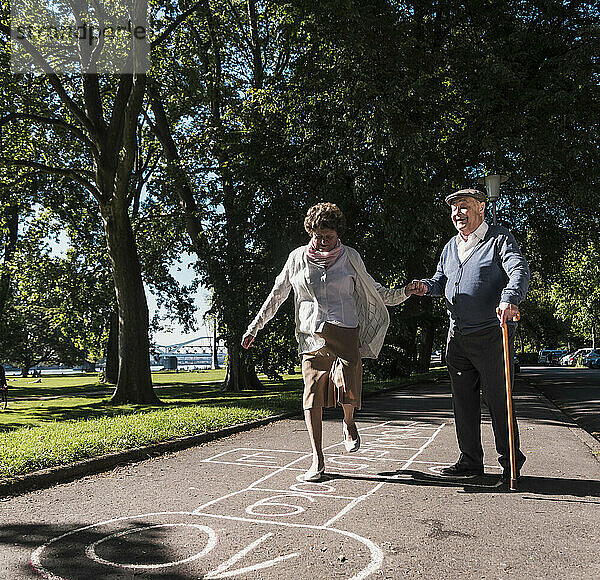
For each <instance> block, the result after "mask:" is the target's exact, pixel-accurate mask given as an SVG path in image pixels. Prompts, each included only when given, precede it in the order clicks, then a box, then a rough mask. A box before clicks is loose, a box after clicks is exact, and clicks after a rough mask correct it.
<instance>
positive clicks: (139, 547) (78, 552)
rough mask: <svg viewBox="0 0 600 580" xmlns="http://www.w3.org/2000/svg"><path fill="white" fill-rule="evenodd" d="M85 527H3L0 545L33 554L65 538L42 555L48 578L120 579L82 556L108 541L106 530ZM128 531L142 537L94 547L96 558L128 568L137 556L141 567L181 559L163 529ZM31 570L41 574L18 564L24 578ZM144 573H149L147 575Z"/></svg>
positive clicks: (178, 576) (175, 577)
mask: <svg viewBox="0 0 600 580" xmlns="http://www.w3.org/2000/svg"><path fill="white" fill-rule="evenodd" d="M87 526H89V524H83V523H82V524H75V525H72V526H69V527H67V526H64V525H50V524H40V523H31V524H23V523H14V524H10V523H8V524H3V525H2V528H1V529H0V545H7V546H10V547H13V548H14V547H15V546H18V547H21V548H24V549H26V550H30V553H31V554H32V553H33V552H34V550H36V549H37V548H39V547H40V546H43V545H45V544H47V543H48V542H50V541H51V540H52V539H54V538H58V537H60V536H63V535H67V537H66V538H64V539H63V540H58V541H57V542H56V543H53V544H50V546H48V547H47V548H46V549H45V550H44V551H43V553H42V555H41V559H40V560H41V564H42V566H44V567H46V568H47V569H48V572H49V573H50V575H49V576H48V577H50V578H57V577H65V578H94V580H105V579H106V580H109V579H113V578H115V576H118V577H123V576H122V574H123V573H124V572H125V571H124V570H123V569H119V568H113V567H112V566H106V565H99V564H97V563H95V562H93V561H92V560H90V559H89V558H88V557H87V556H86V555H85V551H86V548H88V546H91V545H93V544H95V543H96V542H99V541H100V540H106V538H107V532H106V531H105V530H104V531H103V530H98V531H96V530H94V529H87V530H84V529H83V528H85V527H87ZM128 528H130V529H135V528H138V529H139V530H140V531H144V533H143V534H137V533H131V534H128V535H123V536H121V537H120V538H118V542H115V543H114V544H113V545H112V546H111V543H110V542H106V543H104V544H102V547H100V546H98V547H97V551H98V552H99V555H100V556H101V557H103V558H106V559H107V560H110V561H115V562H122V563H127V564H137V563H138V561H137V558H136V555H139V556H140V557H141V558H142V560H141V561H140V563H142V564H148V563H150V564H151V563H153V562H156V563H161V562H169V561H173V560H177V559H178V558H179V557H180V556H181V555H180V554H179V555H178V554H174V553H173V551H172V550H171V549H169V547H168V546H167V545H166V542H165V534H166V533H167V531H166V530H165V529H164V528H162V529H161V528H154V529H152V528H149V527H148V523H147V522H143V521H139V522H136V521H131V522H129V523H128ZM145 528H146V529H145ZM76 530H80V531H76ZM69 533H72V535H71V536H69ZM32 569H33V570H34V571H36V572H37V573H38V574H39V573H40V571H39V570H35V568H34V566H33V565H32V563H31V562H30V561H27V562H25V561H24V562H23V563H22V564H21V570H22V573H23V577H30V576H31V573H32ZM42 572H43V571H42ZM146 572H147V573H150V571H146ZM139 573H140V572H139V570H138V571H137V573H136V571H133V570H130V571H129V572H128V573H126V575H127V577H133V576H137V574H139ZM57 575H58V576H57ZM150 575H151V577H152V578H155V579H164V580H170V579H171V580H191V579H192V578H197V575H190V574H185V573H183V572H181V571H179V572H176V571H174V570H173V569H171V568H169V572H168V573H167V572H165V573H161V572H160V571H157V570H152V571H151V574H150ZM19 577H20V576H19Z"/></svg>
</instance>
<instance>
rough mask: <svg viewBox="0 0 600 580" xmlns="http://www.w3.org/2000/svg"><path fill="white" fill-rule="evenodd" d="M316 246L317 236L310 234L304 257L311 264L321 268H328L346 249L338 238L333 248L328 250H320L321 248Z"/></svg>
mask: <svg viewBox="0 0 600 580" xmlns="http://www.w3.org/2000/svg"><path fill="white" fill-rule="evenodd" d="M317 247H318V242H317V238H316V237H315V236H312V237H311V239H310V243H309V244H308V246H306V257H307V258H308V261H309V262H310V263H311V264H315V265H316V266H320V267H321V268H329V266H332V265H333V264H334V263H335V261H336V260H337V259H338V258H339V257H340V256H341V255H343V254H344V252H345V251H346V247H345V246H344V244H342V242H341V241H340V240H339V239H338V242H337V244H336V246H335V248H333V250H331V251H330V252H322V251H321V250H318V249H317Z"/></svg>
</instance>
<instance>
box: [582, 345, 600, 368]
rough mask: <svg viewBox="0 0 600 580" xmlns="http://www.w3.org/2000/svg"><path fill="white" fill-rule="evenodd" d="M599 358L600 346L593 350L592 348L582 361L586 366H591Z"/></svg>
mask: <svg viewBox="0 0 600 580" xmlns="http://www.w3.org/2000/svg"><path fill="white" fill-rule="evenodd" d="M598 359H600V348H595V349H593V350H590V352H588V353H587V354H586V355H585V356H584V357H583V359H582V360H581V362H582V363H583V364H584V365H585V366H586V367H590V368H592V367H591V364H592V363H593V362H594V361H597V360H598Z"/></svg>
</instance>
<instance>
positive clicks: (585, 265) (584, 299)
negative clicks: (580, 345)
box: [551, 240, 600, 340]
mask: <svg viewBox="0 0 600 580" xmlns="http://www.w3.org/2000/svg"><path fill="white" fill-rule="evenodd" d="M551 296H552V299H553V301H554V303H555V305H556V310H557V313H558V315H559V316H560V318H561V319H562V320H564V321H567V322H569V323H570V324H571V327H572V330H573V331H574V332H575V333H576V334H578V335H580V336H582V337H585V338H586V339H588V340H589V339H594V338H595V336H596V333H598V331H599V330H600V245H599V244H598V241H597V240H595V241H590V242H588V243H587V244H583V245H579V246H574V247H573V248H571V249H570V250H569V252H567V254H566V255H565V258H564V261H563V263H562V270H561V274H560V276H559V277H558V280H557V282H555V283H554V284H553V285H552V291H551Z"/></svg>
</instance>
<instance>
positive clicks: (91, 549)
mask: <svg viewBox="0 0 600 580" xmlns="http://www.w3.org/2000/svg"><path fill="white" fill-rule="evenodd" d="M174 527H187V528H195V529H197V530H200V531H202V532H205V533H206V534H207V536H208V540H207V542H206V546H204V549H203V550H201V551H200V552H197V553H196V554H193V555H192V556H189V557H187V558H183V559H182V560H173V561H172V562H163V563H161V564H125V563H122V562H114V561H111V560H106V559H105V558H102V557H101V556H99V555H98V554H97V553H96V547H97V546H99V545H100V544H103V543H105V542H108V541H110V540H114V539H115V538H121V537H123V536H128V535H130V534H141V533H144V532H146V531H148V530H155V529H157V528H174ZM218 541H219V538H218V536H217V533H216V532H215V531H214V530H213V529H212V528H209V527H208V526H201V525H198V524H157V525H155V526H144V527H141V528H135V529H133V530H124V531H121V532H116V533H114V534H111V535H110V536H106V537H105V538H101V539H100V540H98V541H97V542H94V543H93V544H91V545H89V546H88V547H87V548H86V549H85V553H86V556H87V557H88V558H90V559H91V560H94V561H95V562H98V564H105V565H106V566H113V567H115V568H127V569H129V570H154V569H158V568H168V567H171V566H179V565H180V564H187V563H188V562H193V561H194V560H198V558H202V557H204V556H206V554H208V553H209V552H210V551H211V550H212V549H213V548H214V547H215V546H216V545H217V542H218Z"/></svg>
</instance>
